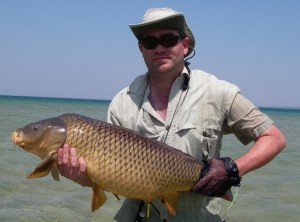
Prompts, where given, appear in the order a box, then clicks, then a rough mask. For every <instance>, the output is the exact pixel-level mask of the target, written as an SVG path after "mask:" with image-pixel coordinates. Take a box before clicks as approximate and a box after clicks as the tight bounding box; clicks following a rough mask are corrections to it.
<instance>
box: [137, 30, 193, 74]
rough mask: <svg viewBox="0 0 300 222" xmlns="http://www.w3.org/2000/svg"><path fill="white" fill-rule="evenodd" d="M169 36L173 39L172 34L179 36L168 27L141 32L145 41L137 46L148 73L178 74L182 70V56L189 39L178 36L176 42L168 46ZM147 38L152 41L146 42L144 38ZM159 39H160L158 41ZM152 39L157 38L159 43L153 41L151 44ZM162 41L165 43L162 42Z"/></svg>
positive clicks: (185, 51)
mask: <svg viewBox="0 0 300 222" xmlns="http://www.w3.org/2000/svg"><path fill="white" fill-rule="evenodd" d="M170 36H171V38H172V37H173V40H174V36H175V38H176V37H178V36H180V34H179V33H178V32H177V31H175V30H170V29H159V30H153V31H149V32H146V33H144V34H143V39H144V40H145V43H143V40H142V43H139V48H140V50H141V52H142V54H143V57H144V60H145V63H146V65H147V67H148V71H149V73H150V74H163V73H176V74H178V73H180V72H181V71H182V69H183V67H184V56H185V55H186V54H187V53H188V45H189V39H188V38H187V37H184V38H181V37H180V38H178V41H175V42H176V44H175V45H174V46H171V47H169V45H168V43H169V42H170V39H168V38H169V37H170ZM153 38H154V39H153ZM149 39H150V40H152V41H147V42H146V40H149ZM159 39H160V40H161V41H159ZM153 40H154V42H155V40H158V42H160V43H159V44H157V45H156V44H155V43H154V44H151V43H153ZM163 42H164V43H166V44H164V43H163ZM173 42H174V41H173ZM146 43H150V44H146ZM149 45H150V49H149ZM151 45H152V47H151ZM155 45H156V46H155ZM163 45H165V46H163ZM171 45H173V44H171ZM153 47H154V48H153Z"/></svg>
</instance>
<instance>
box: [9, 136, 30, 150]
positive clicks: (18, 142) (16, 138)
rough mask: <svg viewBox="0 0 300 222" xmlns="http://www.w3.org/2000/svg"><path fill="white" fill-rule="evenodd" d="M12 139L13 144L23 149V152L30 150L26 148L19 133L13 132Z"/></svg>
mask: <svg viewBox="0 0 300 222" xmlns="http://www.w3.org/2000/svg"><path fill="white" fill-rule="evenodd" d="M10 138H11V140H12V141H13V143H14V144H15V145H16V146H18V147H20V148H22V149H23V150H26V151H27V150H28V149H27V148H26V147H25V144H24V142H23V141H22V139H21V138H20V134H19V133H18V132H16V131H15V132H13V133H12V134H11V136H10Z"/></svg>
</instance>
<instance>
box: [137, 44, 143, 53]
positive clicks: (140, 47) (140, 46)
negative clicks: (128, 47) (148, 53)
mask: <svg viewBox="0 0 300 222" xmlns="http://www.w3.org/2000/svg"><path fill="white" fill-rule="evenodd" d="M138 45H139V49H140V51H141V52H142V47H143V45H142V43H140V42H139V43H138Z"/></svg>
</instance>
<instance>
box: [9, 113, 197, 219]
mask: <svg viewBox="0 0 300 222" xmlns="http://www.w3.org/2000/svg"><path fill="white" fill-rule="evenodd" d="M11 138H12V140H13V142H14V143H15V144H16V145H18V146H20V147H21V148H23V149H24V150H26V151H28V152H31V153H33V154H35V155H37V156H39V157H40V158H41V159H42V161H41V162H40V163H39V164H38V165H37V167H36V168H35V169H34V171H33V172H32V173H30V174H29V175H28V176H27V178H28V179H33V178H40V177H43V176H46V175H47V174H48V173H49V172H50V171H51V173H52V177H53V178H54V179H55V180H59V173H58V169H57V165H56V161H57V150H58V149H59V148H60V147H62V146H63V144H68V145H69V146H70V147H75V148H76V153H77V157H83V158H84V160H85V163H86V166H87V168H86V169H87V175H88V176H89V178H90V179H91V181H92V182H93V188H92V199H91V209H92V211H95V210H96V209H98V208H99V207H100V206H102V205H103V204H104V203H105V201H106V196H105V193H104V191H107V192H111V193H113V194H115V195H121V196H125V197H128V198H133V199H140V200H145V201H152V200H154V199H156V198H162V199H163V201H164V203H165V204H166V207H167V209H168V210H169V212H170V213H171V214H173V215H175V214H176V203H177V201H178V198H179V196H180V192H183V191H190V189H191V188H192V187H193V186H194V185H195V183H196V182H197V181H198V179H199V177H200V171H201V167H202V163H201V161H198V160H196V159H195V158H193V157H192V156H190V155H188V154H185V153H183V152H181V151H179V150H177V149H175V148H172V147H170V146H168V145H166V144H164V143H162V142H159V141H157V140H154V139H150V138H146V137H144V136H142V135H140V134H138V133H137V132H135V131H133V130H129V129H126V128H124V127H120V126H117V125H113V124H110V123H107V122H103V121H100V120H96V119H92V118H89V117H86V116H82V115H78V114H72V113H69V114H63V115H61V116H58V117H54V118H49V119H45V120H41V121H38V122H34V123H30V124H28V125H27V126H25V127H24V128H20V129H17V130H16V131H14V132H13V133H12V135H11Z"/></svg>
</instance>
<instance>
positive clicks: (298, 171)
mask: <svg viewBox="0 0 300 222" xmlns="http://www.w3.org/2000/svg"><path fill="white" fill-rule="evenodd" d="M108 104H109V101H99V100H73V99H52V98H32V97H7V96H0V151H1V156H0V167H1V170H0V221H24V222H25V221H47V222H48V221H51V222H52V221H57V222H69V221H72V222H77V221H78V222H79V221H95V222H102V221H103V222H104V221H105V222H109V221H113V220H112V218H113V216H114V214H115V212H116V211H117V210H118V208H119V207H120V205H121V203H122V200H121V201H119V200H117V199H116V198H115V197H114V196H113V195H111V194H109V193H108V194H107V195H108V202H107V203H106V204H105V205H104V206H103V207H101V208H100V209H99V210H97V211H96V212H94V213H91V211H90V192H91V189H90V188H84V187H81V186H80V185H78V184H76V183H74V182H72V181H69V180H67V179H65V178H61V181H60V182H56V181H54V180H53V179H52V178H51V176H47V177H44V178H40V179H34V180H27V179H25V177H26V175H27V174H29V173H30V172H31V171H32V170H33V169H34V167H35V166H36V165H37V163H38V162H39V161H40V160H39V159H38V158H37V157H35V156H33V155H32V154H29V153H27V152H25V151H23V150H19V148H17V147H15V146H14V145H13V143H12V142H11V139H10V134H11V132H12V131H13V130H14V129H16V128H19V127H22V126H24V125H25V124H27V123H29V122H32V121H36V120H40V119H44V118H48V117H53V116H57V115H60V114H62V113H67V112H75V113H79V114H83V115H86V116H90V117H94V118H98V119H101V120H105V119H106V112H107V108H108ZM262 110H263V111H264V112H265V113H267V114H268V115H269V116H270V117H271V118H272V119H273V120H274V121H275V123H276V125H277V126H278V127H279V128H280V130H281V131H282V132H283V133H284V135H285V136H286V139H287V147H286V149H285V150H284V151H283V152H282V153H281V154H280V155H279V156H278V157H276V158H275V159H274V160H273V161H272V162H271V163H270V164H269V165H267V166H265V167H263V168H261V169H258V170H256V171H254V172H251V173H249V174H247V175H246V176H245V177H244V178H243V180H242V186H241V187H240V189H239V190H238V195H237V199H236V203H235V204H234V205H233V206H232V207H231V208H230V209H229V210H228V212H227V216H226V221H227V222H228V221H234V222H238V221H239V222H240V221H245V222H247V221H249V222H250V221H251V222H256V221H257V222H261V221H270V222H279V221H280V222H281V221H291V222H292V221H293V222H294V221H300V218H299V217H300V213H299V209H300V192H299V191H300V164H299V159H300V152H299V144H300V129H299V122H300V110H296V109H271V108H263V109H262ZM223 143H224V145H223V151H222V155H223V156H231V157H232V158H236V157H238V156H239V155H241V154H242V153H243V152H245V151H246V150H247V148H248V147H249V146H246V147H244V146H243V145H241V144H240V143H239V142H237V140H236V139H235V138H234V137H233V136H226V137H225V139H224V142H223ZM234 191H236V190H234ZM222 204H223V208H224V211H223V215H225V209H226V208H227V207H228V206H229V203H228V202H225V201H224V202H222Z"/></svg>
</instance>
